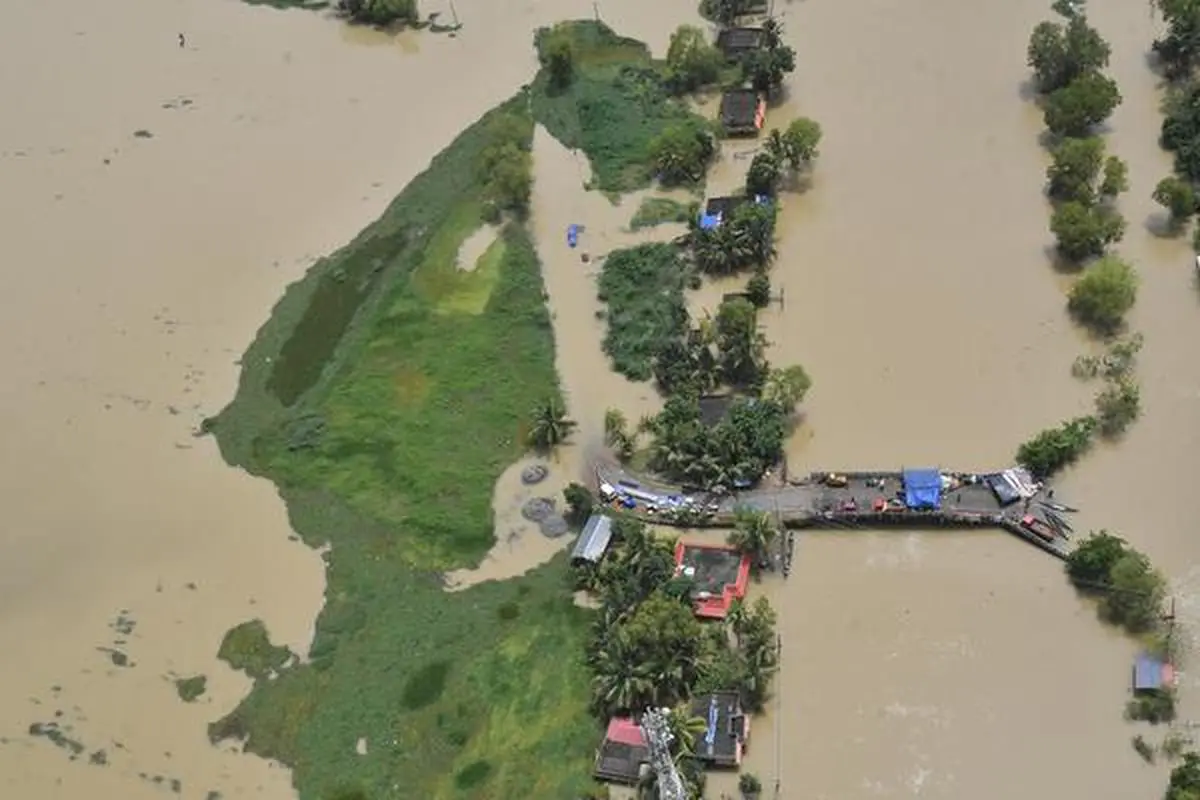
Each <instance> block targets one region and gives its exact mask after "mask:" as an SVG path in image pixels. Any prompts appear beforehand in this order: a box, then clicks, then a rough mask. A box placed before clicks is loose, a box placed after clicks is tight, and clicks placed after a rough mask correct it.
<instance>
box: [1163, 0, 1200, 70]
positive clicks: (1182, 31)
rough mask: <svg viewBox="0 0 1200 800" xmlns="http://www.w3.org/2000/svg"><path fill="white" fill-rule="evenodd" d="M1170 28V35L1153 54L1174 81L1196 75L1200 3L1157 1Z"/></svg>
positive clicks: (1199, 60) (1194, 0)
mask: <svg viewBox="0 0 1200 800" xmlns="http://www.w3.org/2000/svg"><path fill="white" fill-rule="evenodd" d="M1154 2H1155V4H1156V5H1157V6H1158V10H1159V11H1161V12H1162V15H1163V21H1164V22H1166V24H1167V33H1166V35H1165V36H1163V37H1162V38H1161V39H1157V40H1155V42H1154V45H1153V50H1154V53H1155V54H1156V55H1157V56H1158V58H1159V61H1160V63H1161V64H1162V67H1163V72H1164V73H1165V74H1166V76H1167V78H1168V79H1170V80H1177V79H1179V78H1185V77H1188V76H1190V75H1192V74H1193V73H1194V72H1195V70H1196V67H1197V66H1198V65H1200V2H1197V0H1154Z"/></svg>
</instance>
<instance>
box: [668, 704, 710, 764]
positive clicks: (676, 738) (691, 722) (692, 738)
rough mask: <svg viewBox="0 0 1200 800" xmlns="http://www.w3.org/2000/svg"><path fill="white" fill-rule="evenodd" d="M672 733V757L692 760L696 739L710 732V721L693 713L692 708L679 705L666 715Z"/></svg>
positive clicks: (686, 705)
mask: <svg viewBox="0 0 1200 800" xmlns="http://www.w3.org/2000/svg"><path fill="white" fill-rule="evenodd" d="M665 718H666V722H667V730H669V731H670V732H671V755H673V756H675V758H676V759H679V758H690V757H691V756H694V755H695V754H696V737H697V736H700V735H701V734H703V733H704V732H705V731H706V730H708V720H706V719H705V718H704V717H700V716H696V715H695V714H693V713H692V709H691V706H689V705H688V704H687V703H679V704H677V705H676V706H675V707H674V708H672V709H671V710H670V712H669V713H667V714H666V715H665Z"/></svg>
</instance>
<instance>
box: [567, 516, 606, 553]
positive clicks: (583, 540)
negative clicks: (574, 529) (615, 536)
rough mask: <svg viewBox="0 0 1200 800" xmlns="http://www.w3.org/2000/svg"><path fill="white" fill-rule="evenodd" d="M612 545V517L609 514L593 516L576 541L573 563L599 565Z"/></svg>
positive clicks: (589, 518)
mask: <svg viewBox="0 0 1200 800" xmlns="http://www.w3.org/2000/svg"><path fill="white" fill-rule="evenodd" d="M611 543H612V517H610V516H608V515H607V514H592V515H591V516H590V517H588V521H587V523H586V524H584V526H583V530H582V531H580V533H579V538H578V539H576V540H575V549H574V550H572V551H571V563H573V564H579V563H583V562H587V563H591V564H599V563H600V559H602V558H604V554H605V553H606V552H608V546H609V544H611Z"/></svg>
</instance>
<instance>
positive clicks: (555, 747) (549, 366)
mask: <svg viewBox="0 0 1200 800" xmlns="http://www.w3.org/2000/svg"><path fill="white" fill-rule="evenodd" d="M500 117H505V118H506V119H508V122H509V124H510V125H511V124H512V121H513V120H514V119H515V120H519V121H520V122H521V124H523V125H524V126H525V130H526V131H528V133H529V134H530V135H531V134H532V119H531V118H530V116H529V113H528V100H527V98H526V97H525V96H519V97H517V98H515V99H514V100H513V101H510V102H509V103H507V104H506V105H505V106H503V107H502V108H500V109H498V110H496V111H493V112H491V113H490V114H489V115H488V116H486V117H485V118H484V119H482V120H480V121H479V122H478V123H476V124H475V125H474V126H472V127H471V128H470V129H468V130H467V131H465V132H464V133H463V134H462V135H461V136H459V138H458V139H456V140H455V141H454V142H453V143H452V144H450V146H449V147H448V148H447V149H446V150H445V151H443V153H441V154H440V155H439V156H437V157H436V158H435V159H434V161H433V163H432V164H431V166H430V167H429V169H428V170H427V171H426V172H425V173H424V174H422V175H421V176H419V177H418V178H416V179H415V180H414V181H413V182H412V183H411V184H410V185H409V186H408V187H407V188H406V189H405V190H404V192H403V193H402V194H401V195H400V196H399V197H397V198H396V200H395V201H394V202H393V203H392V204H391V206H390V207H389V208H388V209H387V211H386V212H385V213H384V214H383V216H382V217H381V218H380V219H379V220H378V221H377V222H375V223H373V224H372V225H371V226H370V227H369V228H367V229H366V230H364V231H363V232H362V234H360V235H359V236H358V237H357V238H356V239H355V240H354V241H353V242H352V243H351V244H349V245H348V246H347V247H346V248H344V249H343V250H341V251H339V252H338V253H335V254H334V255H332V256H330V257H329V258H327V259H325V260H323V261H322V262H320V263H319V264H317V265H316V266H314V267H313V269H312V270H311V271H310V272H309V274H308V275H307V276H306V277H305V278H304V279H303V280H301V281H300V282H298V283H296V284H295V285H293V286H291V287H290V288H289V289H288V291H287V292H286V294H285V296H284V297H283V299H282V300H280V302H279V303H278V305H277V306H276V308H275V310H274V313H273V314H272V316H271V318H270V320H269V321H268V322H267V323H266V325H265V326H264V327H263V328H262V330H261V331H260V332H259V334H258V337H257V338H256V340H255V342H254V343H253V344H252V345H251V347H250V349H249V350H248V352H247V353H246V355H245V358H244V359H243V364H244V370H243V374H242V377H241V382H240V386H239V389H238V393H237V396H236V398H235V399H234V401H233V402H232V403H231V404H230V405H229V407H228V408H226V409H225V410H224V411H223V412H222V413H221V414H220V415H219V416H218V417H217V418H215V419H213V420H211V421H210V422H209V423H208V424H207V428H208V429H209V430H211V431H212V432H213V433H215V434H216V436H217V439H218V442H219V443H220V446H221V449H222V452H223V453H224V455H225V457H226V458H227V459H228V460H229V461H230V462H231V463H233V464H237V465H240V466H243V467H245V468H246V469H247V470H249V471H250V472H252V473H254V474H257V475H262V476H265V477H268V478H270V479H271V480H272V481H274V482H275V483H276V484H277V485H278V487H279V489H280V492H281V494H282V496H283V498H284V500H285V501H286V503H287V506H288V512H289V515H290V519H291V522H292V525H293V527H294V528H295V530H296V531H297V533H298V534H299V535H300V536H301V537H302V538H303V540H304V541H305V542H307V543H308V544H310V545H313V546H319V545H323V544H329V545H330V546H331V547H330V549H329V550H328V552H327V554H326V556H325V558H326V561H327V564H328V589H327V595H326V605H325V608H324V610H323V611H322V613H321V615H320V617H319V619H318V622H317V630H316V637H315V640H314V643H313V646H312V648H311V651H310V652H309V653H308V659H309V660H308V662H307V663H300V664H296V665H292V666H282V667H281V665H282V664H283V662H284V660H286V659H285V656H284V653H286V651H281V650H279V649H274V648H272V646H271V645H270V643H269V641H267V640H266V639H265V638H264V637H263V635H262V633H263V631H262V630H261V626H259V625H256V624H255V623H253V622H252V623H249V624H247V625H244V626H239V628H238V629H235V631H233V632H231V634H230V636H229V637H227V639H226V644H225V645H224V646H223V648H222V654H223V655H224V656H225V657H226V658H227V659H228V660H230V661H231V663H234V664H236V665H237V666H238V667H240V668H242V669H245V670H246V671H247V672H248V673H250V674H252V675H253V676H255V677H256V683H255V688H254V690H253V691H252V693H251V694H250V696H249V697H248V698H247V699H246V700H245V701H244V702H243V703H242V704H241V705H240V706H239V707H238V708H237V709H236V710H235V711H234V712H233V713H232V714H230V715H229V716H228V717H226V718H225V719H222V720H220V721H218V722H216V723H214V724H213V726H212V728H211V734H212V735H213V737H214V738H224V737H245V738H246V740H247V747H248V749H250V750H251V751H253V752H256V753H259V754H262V755H264V756H269V757H273V758H278V759H280V760H282V761H284V762H285V763H287V764H289V765H291V766H292V767H294V769H295V780H296V784H297V786H298V788H299V790H300V794H301V797H302V798H304V799H305V800H327V798H330V797H331V796H333V795H334V794H337V793H341V792H361V794H362V796H364V797H367V798H371V800H381V799H382V798H406V799H407V798H413V797H421V798H459V797H462V798H489V799H491V798H495V799H496V800H502V799H503V798H514V800H515V798H528V797H547V798H551V797H553V798H567V797H575V796H578V794H579V793H580V792H581V791H584V790H586V789H587V788H589V787H590V786H591V780H590V777H589V773H590V763H591V758H592V755H593V752H594V748H595V746H596V743H597V741H598V737H599V731H598V729H597V728H596V725H595V723H594V721H593V720H592V719H591V718H590V716H589V715H588V713H587V702H588V698H589V685H588V672H587V671H586V669H585V667H584V665H583V663H582V656H583V643H584V638H585V635H586V631H587V628H588V622H589V618H590V615H591V613H592V612H589V611H585V610H582V609H579V608H577V607H575V606H574V605H573V603H572V601H571V596H570V593H569V588H568V586H567V582H566V578H565V568H564V563H563V562H562V561H558V562H554V563H552V564H550V565H548V566H546V567H543V568H541V569H538V570H535V571H534V572H532V573H530V574H529V575H527V576H525V577H524V578H521V579H518V580H511V581H505V582H500V583H496V582H493V583H489V584H484V585H481V586H478V587H475V588H473V589H469V590H466V591H463V592H460V593H447V592H445V591H444V590H443V588H442V583H441V577H440V576H441V572H442V571H443V570H445V569H448V568H452V567H460V566H467V565H471V564H475V563H477V562H478V561H479V560H480V559H481V558H482V556H483V555H484V553H485V552H486V551H487V549H488V548H489V547H490V546H491V545H492V543H493V540H494V539H493V532H492V514H491V506H490V503H491V493H492V488H493V485H494V483H495V481H496V479H497V477H498V476H499V475H500V473H501V472H502V471H503V470H504V468H505V467H507V466H508V465H509V464H510V463H512V462H513V460H515V459H516V458H518V457H519V456H520V455H521V454H522V451H523V450H524V447H523V438H524V437H523V432H524V425H525V420H526V419H527V417H528V414H529V412H530V409H531V408H533V406H534V405H536V404H537V403H538V401H540V400H543V399H544V398H546V397H547V396H556V395H557V394H558V391H559V389H558V383H557V377H556V375H555V372H554V366H553V356H554V343H553V338H552V332H551V327H550V320H549V316H548V314H547V310H546V308H545V305H544V300H543V285H542V280H541V274H540V267H539V263H538V260H537V256H536V253H535V251H534V249H533V245H532V242H531V241H530V239H529V235H528V233H527V232H526V230H525V228H524V227H523V225H522V224H520V223H519V222H517V221H510V222H508V223H507V224H506V225H505V227H504V228H503V230H502V231H501V232H500V234H499V237H498V238H497V240H496V242H494V243H493V244H492V245H491V246H490V247H488V248H487V250H486V251H485V252H484V254H483V255H482V256H481V257H480V259H479V262H478V264H477V265H476V269H475V270H474V271H471V272H466V271H462V270H459V269H458V268H457V267H456V265H455V259H456V256H457V253H458V248H459V246H460V245H461V243H462V242H463V241H464V240H465V239H466V238H467V237H468V236H469V235H470V234H471V233H473V232H474V231H476V230H477V229H478V228H479V226H480V225H481V224H482V219H481V213H482V204H481V189H480V186H479V184H478V181H477V179H476V169H475V165H476V159H477V157H478V154H479V152H480V150H481V149H482V147H483V146H484V145H485V143H486V141H487V139H488V135H489V133H488V132H489V130H490V126H493V125H495V124H497V120H498V119H499V118H500ZM276 670H278V674H277V676H276V677H270V675H271V673H273V672H274V671H276ZM360 740H363V741H364V742H365V746H366V751H367V752H366V754H365V755H360V754H359V753H358V752H357V748H358V743H359V741H360Z"/></svg>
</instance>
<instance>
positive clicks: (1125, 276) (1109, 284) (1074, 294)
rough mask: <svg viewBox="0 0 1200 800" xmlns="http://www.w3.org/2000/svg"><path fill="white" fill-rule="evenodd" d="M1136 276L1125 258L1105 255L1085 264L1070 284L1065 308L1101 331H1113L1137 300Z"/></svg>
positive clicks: (1102, 332)
mask: <svg viewBox="0 0 1200 800" xmlns="http://www.w3.org/2000/svg"><path fill="white" fill-rule="evenodd" d="M1137 288H1138V278H1137V273H1136V272H1134V270H1133V267H1131V266H1130V265H1129V264H1128V263H1127V262H1125V261H1122V260H1121V259H1119V258H1117V257H1116V256H1105V257H1104V258H1102V259H1100V260H1099V261H1097V262H1096V263H1095V264H1094V265H1092V266H1091V267H1089V268H1088V269H1087V270H1086V271H1085V272H1084V273H1083V276H1082V277H1081V278H1080V279H1079V280H1077V281H1076V282H1075V285H1074V286H1072V287H1071V292H1070V295H1069V300H1068V301H1067V308H1068V310H1070V312H1071V314H1072V315H1073V316H1074V317H1075V318H1076V319H1078V320H1079V321H1080V322H1082V323H1083V324H1084V325H1087V326H1088V327H1089V328H1092V329H1093V330H1095V331H1096V332H1098V333H1101V334H1111V333H1114V332H1116V331H1117V330H1118V329H1120V327H1121V326H1122V325H1123V324H1124V321H1125V313H1126V312H1127V311H1129V309H1131V308H1133V304H1134V301H1135V300H1137Z"/></svg>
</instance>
